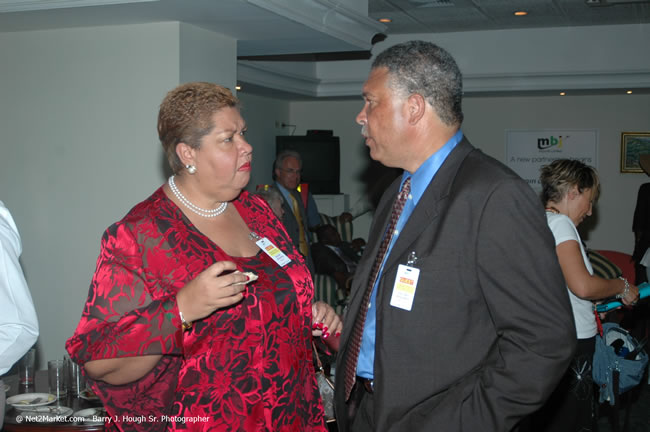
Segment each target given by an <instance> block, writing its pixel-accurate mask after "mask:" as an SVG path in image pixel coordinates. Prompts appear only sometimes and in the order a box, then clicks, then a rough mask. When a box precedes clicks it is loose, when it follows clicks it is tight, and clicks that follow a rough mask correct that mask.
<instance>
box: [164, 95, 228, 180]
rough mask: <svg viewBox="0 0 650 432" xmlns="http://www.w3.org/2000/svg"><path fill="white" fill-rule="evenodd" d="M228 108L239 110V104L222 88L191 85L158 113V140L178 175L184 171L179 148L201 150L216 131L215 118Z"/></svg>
mask: <svg viewBox="0 0 650 432" xmlns="http://www.w3.org/2000/svg"><path fill="white" fill-rule="evenodd" d="M226 107H234V108H239V100H237V98H236V97H235V96H233V94H232V93H231V92H230V90H229V89H227V88H226V87H223V86H220V85H218V84H213V83H208V82H191V83H186V84H181V85H179V86H178V87H176V88H175V89H173V90H172V91H170V92H169V93H167V96H165V99H163V101H162V103H161V104H160V111H158V138H159V139H160V143H161V144H162V146H163V149H164V150H165V154H166V155H167V160H168V161H169V166H170V167H171V169H172V171H174V173H178V172H180V171H181V170H182V169H183V164H182V163H181V161H180V159H179V158H178V155H177V154H176V146H177V145H178V144H179V143H181V142H184V143H185V144H187V145H189V146H190V147H192V148H199V147H200V146H201V139H202V138H203V137H204V136H205V135H207V134H209V133H210V131H211V130H212V128H213V127H214V125H213V124H212V116H213V115H214V113H216V112H217V111H219V110H220V109H222V108H226Z"/></svg>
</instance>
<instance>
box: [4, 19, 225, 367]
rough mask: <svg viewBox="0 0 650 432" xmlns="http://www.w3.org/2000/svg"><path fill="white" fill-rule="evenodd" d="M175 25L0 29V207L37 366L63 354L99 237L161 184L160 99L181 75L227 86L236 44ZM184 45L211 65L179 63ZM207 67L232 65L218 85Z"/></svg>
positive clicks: (191, 56) (194, 60)
mask: <svg viewBox="0 0 650 432" xmlns="http://www.w3.org/2000/svg"><path fill="white" fill-rule="evenodd" d="M180 26H181V25H180V24H179V23H159V24H149V25H133V26H114V27H96V28H76V29H65V30H51V31H34V32H18V33H0V58H2V62H1V63H0V71H1V77H2V79H1V80H0V94H1V95H2V99H0V130H2V138H1V140H2V141H1V143H0V148H1V152H0V197H1V198H0V199H2V200H3V201H5V203H6V205H7V206H8V208H9V209H10V211H11V212H12V213H13V216H14V218H15V220H16V223H17V225H18V228H19V230H20V232H21V234H22V238H23V250H24V252H23V256H22V260H21V261H22V264H23V268H24V271H25V274H26V278H27V281H28V283H29V286H30V290H31V292H32V297H33V298H34V303H35V306H36V312H37V314H38V317H39V321H40V329H41V336H40V338H39V341H38V346H37V351H38V354H39V355H38V357H39V366H40V367H44V365H45V361H46V360H48V359H52V358H59V357H63V354H64V343H65V341H66V339H67V338H68V337H69V336H71V335H72V332H73V330H74V328H75V327H76V325H77V322H78V320H79V318H80V316H81V310H82V306H83V304H84V302H85V298H86V295H87V293H88V286H89V283H90V279H91V276H92V273H93V271H94V267H95V262H96V259H97V255H98V252H99V241H100V237H101V235H102V232H103V231H104V229H106V227H108V225H110V224H111V223H113V222H114V221H116V220H118V219H120V218H121V217H122V216H123V215H124V214H125V213H126V212H127V211H128V210H129V209H130V208H131V207H132V206H133V205H135V204H136V203H138V202H139V201H141V200H142V199H144V198H146V197H147V196H149V195H150V194H151V193H152V192H153V191H154V189H156V188H157V187H158V186H160V184H162V182H163V181H164V180H165V173H164V170H163V167H165V166H166V162H165V161H164V160H163V155H162V149H161V147H160V143H159V141H158V138H157V134H156V120H157V113H158V107H159V105H160V102H161V101H162V98H163V97H164V96H165V94H166V92H167V91H169V90H171V89H172V88H173V87H175V86H176V85H178V84H179V83H180V82H181V80H182V78H191V79H202V80H215V79H216V78H220V79H221V81H222V82H224V83H227V84H229V85H231V86H232V85H234V83H235V80H236V77H235V64H236V58H235V50H236V48H235V47H236V41H235V40H231V39H227V38H223V37H221V36H219V35H215V34H213V33H209V32H205V31H203V30H200V31H199V30H196V31H195V30H193V29H192V28H190V27H186V26H185V25H183V32H182V34H181V29H180ZM184 37H188V38H190V37H191V40H190V41H189V42H191V45H192V46H197V47H200V48H201V49H202V50H203V53H202V55H203V56H205V58H206V59H211V60H207V61H204V62H203V63H201V62H199V61H198V59H200V57H201V56H200V55H199V54H196V53H194V54H191V53H188V58H189V60H191V62H192V64H190V65H187V64H183V62H182V61H181V55H180V52H179V51H180V49H181V46H182V45H187V44H186V43H184V40H183V38H184ZM215 64H224V65H227V64H229V65H231V66H230V67H229V68H225V69H224V68H223V67H222V70H221V72H220V73H219V77H216V76H215V73H214V71H213V68H214V65H215ZM224 70H225V71H224ZM222 75H223V76H222Z"/></svg>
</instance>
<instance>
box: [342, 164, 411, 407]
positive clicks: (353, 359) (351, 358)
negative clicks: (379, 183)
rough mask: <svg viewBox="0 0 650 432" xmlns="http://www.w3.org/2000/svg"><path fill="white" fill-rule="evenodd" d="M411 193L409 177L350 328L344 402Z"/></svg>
mask: <svg viewBox="0 0 650 432" xmlns="http://www.w3.org/2000/svg"><path fill="white" fill-rule="evenodd" d="M410 193H411V177H409V178H407V179H406V181H405V182H404V184H403V185H402V190H401V191H400V193H399V194H398V195H397V199H396V200H395V203H394V204H393V209H392V211H391V216H390V224H389V225H388V229H387V230H386V233H385V234H384V239H383V240H382V242H381V245H380V246H379V252H378V253H377V257H376V258H375V263H374V265H373V266H372V272H371V273H370V278H369V279H368V286H367V287H366V291H365V293H364V294H363V300H361V308H360V309H359V313H358V314H357V317H356V321H355V322H354V327H352V333H350V352H349V353H348V356H347V359H346V363H345V377H344V378H345V400H346V401H347V400H348V399H349V398H350V393H351V392H352V387H354V383H355V381H356V379H357V378H356V377H357V361H358V360H359V352H360V350H361V338H362V336H363V326H364V325H365V323H366V314H367V313H368V306H369V303H370V296H371V294H372V288H373V287H374V286H375V282H376V281H377V276H379V269H380V268H381V265H382V263H383V262H384V257H385V256H386V251H387V250H388V246H389V245H390V241H391V240H392V238H393V234H394V232H395V226H396V225H397V221H398V220H399V217H400V215H401V214H402V210H403V209H404V203H406V199H407V198H408V196H409V194H410Z"/></svg>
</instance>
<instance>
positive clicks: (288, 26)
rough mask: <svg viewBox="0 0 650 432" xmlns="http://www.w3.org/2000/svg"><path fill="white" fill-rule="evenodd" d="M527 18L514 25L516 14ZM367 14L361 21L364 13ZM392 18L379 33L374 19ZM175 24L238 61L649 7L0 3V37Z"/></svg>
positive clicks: (314, 1) (573, 2) (626, 14)
mask: <svg viewBox="0 0 650 432" xmlns="http://www.w3.org/2000/svg"><path fill="white" fill-rule="evenodd" d="M520 9H523V10H527V11H528V12H529V14H528V16H525V17H521V18H520V17H515V16H514V15H513V12H514V11H515V10H520ZM366 10H367V11H368V13H366ZM384 17H388V18H392V19H393V22H391V23H389V24H387V25H386V26H384V25H382V24H379V23H378V22H377V21H376V20H377V19H378V18H384ZM160 21H182V22H187V23H190V24H193V25H196V26H199V27H202V28H205V29H208V30H212V31H215V32H218V33H222V34H225V35H228V36H231V37H233V38H235V39H237V40H238V55H240V56H263V55H277V54H299V53H325V52H344V51H367V50H369V49H370V47H371V40H372V38H373V36H374V35H376V34H378V33H383V34H386V35H390V34H403V33H436V32H452V31H453V32H458V31H466V30H487V29H511V28H529V27H562V26H586V25H603V24H630V23H646V22H650V0H626V1H623V0H0V32H7V31H23V30H39V29H52V28H63V27H88V26H100V25H115V24H137V23H146V22H160Z"/></svg>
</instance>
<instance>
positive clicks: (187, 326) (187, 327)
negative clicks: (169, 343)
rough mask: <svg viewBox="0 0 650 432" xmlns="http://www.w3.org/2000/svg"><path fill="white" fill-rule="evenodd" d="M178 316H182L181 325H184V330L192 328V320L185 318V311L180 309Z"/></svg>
mask: <svg viewBox="0 0 650 432" xmlns="http://www.w3.org/2000/svg"><path fill="white" fill-rule="evenodd" d="M178 316H180V317H181V327H183V331H185V330H189V329H191V328H192V321H185V318H183V312H181V311H178Z"/></svg>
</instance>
